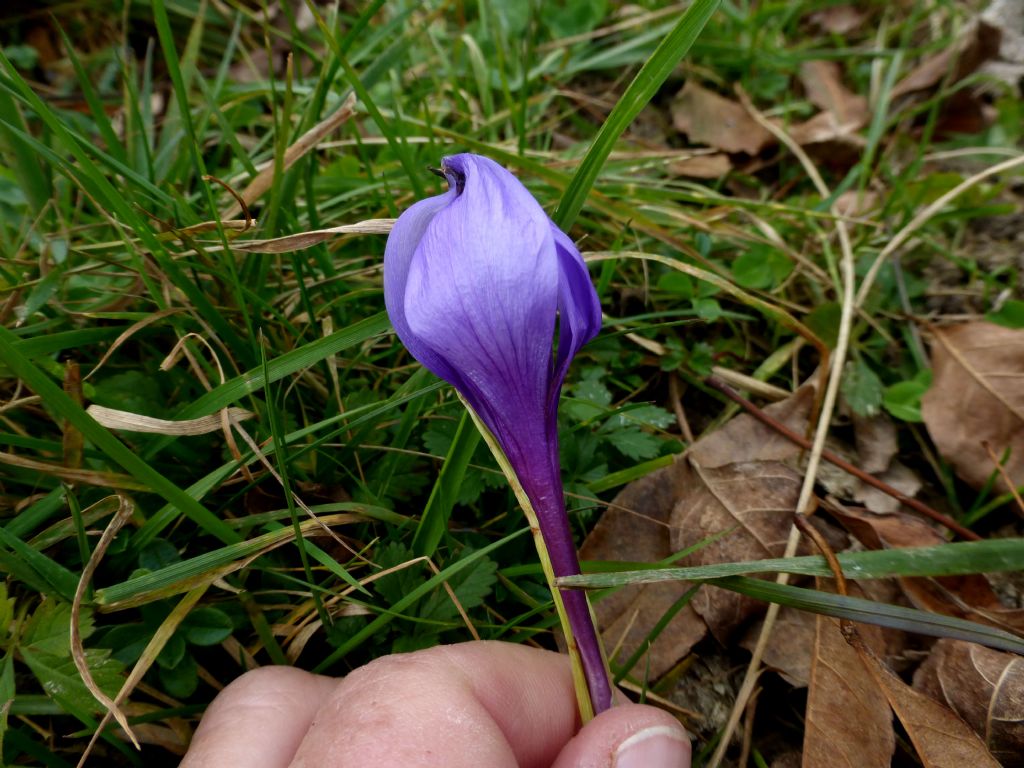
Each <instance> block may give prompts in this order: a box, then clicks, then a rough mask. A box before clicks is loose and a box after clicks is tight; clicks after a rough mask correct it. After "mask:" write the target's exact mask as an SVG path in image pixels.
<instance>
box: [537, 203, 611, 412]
mask: <svg viewBox="0 0 1024 768" xmlns="http://www.w3.org/2000/svg"><path fill="white" fill-rule="evenodd" d="M551 234H552V236H553V237H554V238H555V248H556V249H557V252H558V317H559V320H558V356H557V358H556V360H555V369H554V375H553V377H552V381H551V398H550V400H549V403H548V408H549V410H550V411H554V410H555V409H556V408H557V406H558V394H559V391H560V390H561V389H562V382H563V381H565V375H566V373H568V371H569V363H571V362H572V359H573V358H574V357H576V353H577V352H579V351H580V347H582V346H583V345H584V344H586V343H587V342H588V341H590V340H591V339H592V338H594V337H595V336H597V334H598V331H600V330H601V301H600V299H598V297H597V291H595V290H594V284H593V283H591V282H590V274H589V273H588V272H587V265H586V264H585V263H584V262H583V257H582V256H581V255H580V252H579V250H578V249H577V248H576V244H575V243H573V241H572V240H571V239H570V238H569V236H568V235H566V234H565V233H564V232H562V230H560V229H559V228H558V227H557V226H555V224H554V222H552V223H551Z"/></svg>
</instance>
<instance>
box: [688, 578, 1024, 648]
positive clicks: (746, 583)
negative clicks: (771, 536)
mask: <svg viewBox="0 0 1024 768" xmlns="http://www.w3.org/2000/svg"><path fill="white" fill-rule="evenodd" d="M708 583H709V584H713V585H715V586H717V587H722V588H723V589H728V590H731V591H733V592H738V593H740V594H741V595H746V596H747V597H752V598H754V599H755V600H764V601H766V602H770V603H779V604H780V605H787V606H789V607H790V608H797V609H798V610H801V611H810V612H811V613H820V614H823V615H825V616H834V617H836V618H838V619H850V620H851V621H860V622H864V623H866V624H877V625H879V626H882V627H892V628H893V629H902V630H904V631H906V632H916V633H918V634H921V635H930V636H932V637H951V638H954V639H957V640H967V641H968V642H971V643H980V644H981V645H987V646H989V647H990V648H999V649H1001V650H1004V651H1011V652H1013V653H1024V639H1022V638H1020V637H1017V636H1016V635H1011V634H1010V633H1009V632H1005V631H1003V630H1001V629H996V628H995V627H987V626H985V625H984V624H976V623H974V622H973V621H965V620H964V619H956V618H953V617H951V616H942V615H941V614H937V613H929V612H927V611H919V610H917V609H916V608H904V607H903V606H899V605H888V604H886V603H876V602H874V601H872V600H864V599H862V598H859V597H844V596H843V595H834V594H832V593H830V592H819V591H818V590H816V589H806V588H804V587H794V586H792V585H789V584H778V583H776V582H774V581H764V580H762V579H750V578H747V577H746V576H728V577H726V578H724V579H714V580H712V581H709V582H708Z"/></svg>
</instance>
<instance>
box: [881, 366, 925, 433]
mask: <svg viewBox="0 0 1024 768" xmlns="http://www.w3.org/2000/svg"><path fill="white" fill-rule="evenodd" d="M931 381H932V373H931V371H927V370H925V371H921V372H920V373H919V374H918V375H917V376H915V377H914V378H913V379H911V380H910V381H899V382H897V383H895V384H893V385H891V386H889V387H886V388H885V392H884V393H883V394H882V407H884V408H885V410H887V411H888V412H889V413H890V414H891V415H892V416H894V417H896V418H897V419H902V420H903V421H909V422H913V423H915V424H919V423H921V422H922V421H924V419H923V417H922V416H921V398H922V397H923V396H924V393H925V392H927V391H928V387H930V386H931Z"/></svg>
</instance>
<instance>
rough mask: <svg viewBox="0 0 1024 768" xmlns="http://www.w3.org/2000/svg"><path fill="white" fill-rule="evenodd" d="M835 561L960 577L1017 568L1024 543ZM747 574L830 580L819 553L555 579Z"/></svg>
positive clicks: (846, 568)
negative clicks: (826, 577) (782, 574)
mask: <svg viewBox="0 0 1024 768" xmlns="http://www.w3.org/2000/svg"><path fill="white" fill-rule="evenodd" d="M836 557H838V559H839V564H840V565H841V566H842V568H843V573H844V574H845V575H846V576H847V578H851V579H885V578H889V577H892V576H959V575H964V574H970V573H997V572H1000V571H1017V570H1020V567H1021V563H1024V539H990V540H988V541H964V542H956V543H953V544H940V545H938V546H934V547H907V548H904V549H882V550H873V551H868V552H843V553H840V554H838V555H837V556H836ZM751 573H791V574H794V575H799V576H831V575H832V571H831V569H830V568H829V567H828V563H826V562H825V558H823V557H821V556H820V555H809V556H807V557H790V558H781V557H780V558H772V559H768V560H753V561H749V562H741V563H717V564H715V565H701V566H694V567H690V568H658V567H654V568H651V569H650V570H629V571H619V572H617V573H616V572H611V573H588V574H584V575H582V576H567V577H565V578H563V579H560V580H559V584H560V585H562V586H566V587H585V588H587V589H605V588H609V587H622V586H626V585H628V584H653V583H655V582H659V581H710V580H712V579H717V578H722V577H728V576H741V575H745V574H751Z"/></svg>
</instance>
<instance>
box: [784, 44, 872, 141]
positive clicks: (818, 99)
mask: <svg viewBox="0 0 1024 768" xmlns="http://www.w3.org/2000/svg"><path fill="white" fill-rule="evenodd" d="M800 83H801V84H802V85H803V87H804V91H805V92H806V93H807V98H808V100H809V101H810V102H811V104H813V105H814V106H816V107H817V108H818V109H820V110H823V111H825V112H831V113H832V114H833V115H835V117H836V121H837V122H839V123H852V122H858V123H860V124H861V125H863V124H864V123H865V122H866V121H867V118H868V100H867V99H865V98H864V97H863V96H858V95H857V94H856V93H854V92H853V91H851V90H850V89H849V88H847V87H846V86H845V85H844V84H843V70H842V67H840V66H839V63H838V62H835V61H822V60H814V61H805V62H804V63H803V64H801V65H800Z"/></svg>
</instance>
